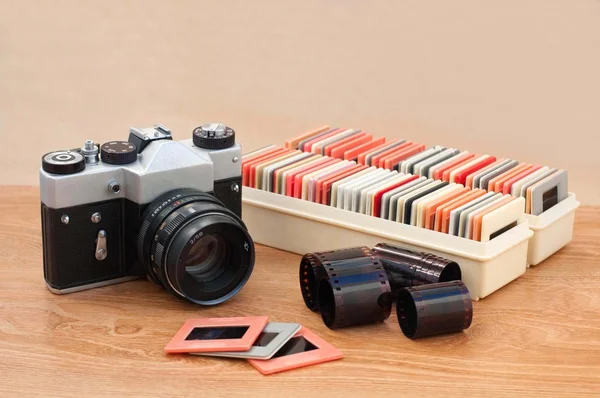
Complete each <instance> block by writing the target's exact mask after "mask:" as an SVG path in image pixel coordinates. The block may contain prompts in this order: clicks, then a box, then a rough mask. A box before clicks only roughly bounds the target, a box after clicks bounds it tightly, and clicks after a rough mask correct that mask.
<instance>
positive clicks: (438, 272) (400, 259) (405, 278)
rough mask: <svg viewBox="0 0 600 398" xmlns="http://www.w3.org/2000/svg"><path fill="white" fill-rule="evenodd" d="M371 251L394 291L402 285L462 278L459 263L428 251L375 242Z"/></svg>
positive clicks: (416, 284) (417, 284)
mask: <svg viewBox="0 0 600 398" xmlns="http://www.w3.org/2000/svg"><path fill="white" fill-rule="evenodd" d="M373 254H374V255H375V256H376V257H377V258H378V259H379V260H380V261H381V263H382V264H383V267H384V269H385V271H386V273H387V276H388V279H389V281H390V284H391V285H392V291H393V292H394V293H395V294H397V292H398V290H399V289H401V288H403V287H411V286H420V285H426V284H430V283H439V282H448V281H454V280H461V279H462V272H461V270H460V266H459V265H458V263H456V262H454V261H452V260H448V259H446V258H443V257H439V256H436V255H434V254H431V253H421V252H413V251H410V250H406V249H402V248H399V247H397V246H393V245H390V244H387V243H378V244H377V245H375V247H373Z"/></svg>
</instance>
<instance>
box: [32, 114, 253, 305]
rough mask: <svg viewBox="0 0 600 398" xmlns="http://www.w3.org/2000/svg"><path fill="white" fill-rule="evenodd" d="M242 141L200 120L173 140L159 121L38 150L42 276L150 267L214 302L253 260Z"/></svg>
mask: <svg viewBox="0 0 600 398" xmlns="http://www.w3.org/2000/svg"><path fill="white" fill-rule="evenodd" d="M241 157H242V156H241V147H240V145H239V144H237V143H236V142H235V132H234V130H233V129H231V128H229V127H227V126H225V125H223V124H220V123H212V124H205V125H202V126H201V127H198V128H196V129H194V131H193V132H192V137H191V138H190V139H187V140H182V141H174V140H173V139H172V136H171V132H170V131H169V129H167V128H166V127H164V126H161V125H156V126H154V127H152V128H141V129H138V128H131V129H130V134H129V138H128V140H127V141H110V142H107V143H104V144H103V145H101V146H100V145H97V144H95V143H94V142H93V141H89V140H88V141H86V142H85V145H84V146H83V147H81V148H78V149H71V150H59V151H54V152H51V153H48V154H46V155H44V156H43V157H42V167H41V170H40V196H41V202H42V203H41V208H42V209H41V210H42V211H41V213H42V214H41V216H42V241H43V253H44V277H45V279H46V284H47V286H48V288H49V289H50V290H51V291H52V292H53V293H57V294H64V293H71V292H75V291H80V290H85V289H91V288H95V287H100V286H106V285H110V284H114V283H119V282H124V281H127V280H131V279H134V278H139V277H144V276H147V277H148V278H149V279H151V280H152V281H154V282H156V283H157V284H159V285H161V286H162V287H164V288H165V289H166V290H167V291H169V292H170V293H172V294H174V295H175V296H177V297H181V298H184V299H187V300H189V301H191V302H194V303H198V304H203V305H212V304H218V303H221V302H223V301H225V300H227V299H229V298H230V297H232V296H234V295H235V294H236V293H237V292H239V291H240V289H241V288H242V287H243V286H244V285H245V283H246V282H247V281H248V278H249V277H250V274H251V273H252V269H253V267H254V243H253V241H252V239H251V237H250V235H249V234H248V231H247V229H246V226H245V225H244V223H243V222H242V220H241V197H242V182H241V181H242V174H241Z"/></svg>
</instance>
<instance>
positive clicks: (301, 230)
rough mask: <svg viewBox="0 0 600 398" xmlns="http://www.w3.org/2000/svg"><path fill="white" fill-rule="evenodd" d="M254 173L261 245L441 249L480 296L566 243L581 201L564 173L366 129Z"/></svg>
mask: <svg viewBox="0 0 600 398" xmlns="http://www.w3.org/2000/svg"><path fill="white" fill-rule="evenodd" d="M369 136H371V140H370V141H367V140H365V137H369ZM352 138H354V139H352ZM325 139H326V140H327V142H326V143H325V145H320V144H323V143H324V142H321V140H325ZM354 141H356V142H355V144H356V145H355V146H352V145H350V143H352V142H354ZM359 142H360V143H359ZM315 148H316V149H315ZM340 148H341V149H343V151H341V150H340ZM303 154H304V155H303ZM307 154H308V156H307ZM327 154H329V156H328V155H327ZM333 154H335V155H336V157H332V156H331V155H333ZM242 169H243V185H244V188H243V194H242V202H243V207H244V220H245V221H246V223H247V224H248V228H249V230H250V231H251V233H252V236H253V237H254V238H255V239H256V241H257V242H259V243H262V244H265V245H268V246H273V247H277V248H280V249H283V250H287V251H291V252H294V253H298V254H304V253H307V252H310V251H314V250H315V248H317V249H323V250H324V249H328V250H330V249H332V248H333V249H335V248H343V247H348V246H352V245H364V244H373V245H374V244H376V243H379V242H383V241H385V242H389V243H392V244H398V245H401V246H402V247H406V248H408V249H414V250H418V251H427V252H431V253H434V254H437V255H440V256H442V257H445V258H449V259H452V260H454V261H457V262H459V263H460V264H461V266H462V272H463V281H464V283H465V284H466V285H467V287H468V289H469V291H470V293H471V297H472V298H473V299H475V300H477V299H479V298H482V297H485V296H487V295H489V294H490V293H492V292H494V291H495V290H497V289H499V288H501V287H502V286H504V285H506V284H507V283H509V282H510V281H512V280H514V279H516V278H517V277H519V276H520V275H522V274H523V273H525V271H526V269H527V267H528V266H529V265H532V264H533V265H535V264H538V263H539V262H541V261H543V260H544V259H545V258H547V257H548V256H550V255H551V254H552V253H554V252H555V251H557V250H559V249H560V248H561V247H563V246H564V245H566V244H567V243H568V242H569V241H570V240H571V238H572V230H573V223H574V211H575V209H576V208H577V207H578V206H579V202H577V201H576V199H575V195H574V194H569V193H567V192H568V190H567V174H566V171H564V170H557V169H551V168H549V167H541V166H538V165H529V164H521V163H519V162H517V161H513V160H510V159H502V158H497V157H494V156H491V155H476V154H472V153H470V152H468V151H461V150H458V149H455V148H446V147H443V146H435V147H432V148H425V147H424V146H422V145H420V144H418V143H414V142H412V141H409V140H404V139H394V140H391V141H389V142H388V141H386V140H385V139H382V138H375V137H374V135H373V134H369V133H365V132H363V131H361V130H359V129H342V128H330V127H329V126H323V127H322V128H319V129H316V130H314V131H311V132H308V133H305V134H303V135H302V136H300V137H297V138H294V139H291V140H289V141H287V142H286V146H285V147H279V146H276V145H271V146H268V147H265V148H262V149H259V150H257V151H254V152H251V153H248V154H246V155H244V156H243V160H242ZM324 205H325V206H324ZM526 211H528V212H530V213H533V214H526ZM540 211H541V213H540ZM536 213H540V214H536ZM282 226H284V227H282ZM534 233H535V234H534Z"/></svg>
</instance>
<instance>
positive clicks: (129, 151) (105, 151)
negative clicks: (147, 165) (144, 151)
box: [100, 141, 137, 164]
mask: <svg viewBox="0 0 600 398" xmlns="http://www.w3.org/2000/svg"><path fill="white" fill-rule="evenodd" d="M100 156H101V158H102V161H103V162H104V163H108V164H128V163H133V162H135V161H136V160H137V148H136V146H135V144H133V143H131V142H127V141H110V142H107V143H105V144H103V145H102V147H100Z"/></svg>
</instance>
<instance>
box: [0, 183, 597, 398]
mask: <svg viewBox="0 0 600 398" xmlns="http://www.w3.org/2000/svg"><path fill="white" fill-rule="evenodd" d="M599 238H600V209H598V208H592V207H582V208H580V209H579V210H578V212H577V225H576V231H575V239H574V241H573V242H572V243H571V244H570V245H568V246H567V247H566V248H565V249H563V250H562V251H560V252H559V253H557V254H556V255H554V256H553V257H552V258H551V259H549V260H547V261H546V262H545V263H543V264H540V265H539V266H537V267H535V268H531V269H530V270H528V272H527V273H526V274H525V275H524V276H522V277H521V278H519V279H518V280H516V281H515V282H513V283H511V284H510V285H508V286H506V287H505V288H503V289H501V290H500V291H498V292H496V293H494V294H492V295H491V296H489V297H487V298H485V299H483V300H482V301H480V302H476V303H474V321H473V325H472V326H471V328H470V329H468V330H467V331H465V332H464V333H459V334H454V335H448V336H442V337H434V338H429V339H424V340H419V341H411V340H408V339H406V338H405V337H404V336H403V335H402V334H401V332H400V329H399V327H398V324H397V322H396V318H395V316H394V315H392V317H391V318H390V319H389V320H388V321H387V322H385V323H384V324H379V325H371V326H365V327H356V328H350V329H345V330H341V331H331V330H329V329H327V328H326V327H325V326H324V325H323V324H322V322H321V320H320V318H319V317H318V316H317V315H316V314H314V313H312V312H310V311H308V310H307V309H306V307H305V306H304V304H303V302H302V299H301V295H300V292H299V289H298V286H297V265H298V260H299V256H297V255H292V254H289V253H284V252H281V251H278V250H274V249H270V248H267V247H258V248H257V260H256V268H255V272H254V274H253V276H252V278H251V280H250V282H249V283H248V285H247V287H246V288H244V289H243V291H242V292H241V293H240V294H239V295H238V296H237V297H235V298H234V299H232V300H231V301H229V302H227V303H225V304H223V305H220V306H218V307H211V308H203V307H199V306H196V305H193V304H188V303H186V302H183V301H180V300H178V299H175V298H173V297H171V296H170V295H169V294H167V293H166V292H164V291H163V290H162V289H161V288H159V287H157V286H155V285H153V284H152V283H150V282H147V281H144V280H140V281H134V282H129V283H124V284H120V285H116V286H111V287H106V288H101V289H95V290H90V291H86V292H80V293H75V294H70V295H65V296H55V295H53V294H52V293H50V292H49V291H48V290H46V288H45V285H44V279H43V275H42V259H41V238H40V222H39V197H38V191H37V188H31V187H0V396H3V397H4V396H36V395H38V396H53V395H62V396H64V395H72V396H96V395H107V394H114V395H118V396H123V395H135V396H156V395H163V396H167V395H168V396H173V395H174V396H232V395H241V394H248V395H256V396H262V397H270V396H273V397H281V396H286V397H287V396H306V395H316V396H321V395H325V394H326V395H328V396H390V395H394V396H396V395H399V396H403V395H406V396H424V395H429V396H431V395H436V396H437V395H449V396H458V395H480V396H481V395H493V396H496V395H512V396H525V395H549V396H557V395H565V396H578V395H597V394H600V289H599V287H600V259H599V258H600V245H599V243H598V242H599ZM260 314H266V315H269V316H270V319H271V320H273V321H281V322H299V323H302V324H303V325H305V326H306V327H308V328H309V329H312V330H313V331H314V332H316V333H317V334H319V335H320V336H322V337H323V338H324V339H326V340H327V341H329V342H331V343H332V344H334V345H335V346H336V347H338V348H339V349H340V350H342V351H343V353H344V355H345V358H344V359H343V360H341V361H336V362H333V363H328V364H323V365H319V366H314V367H310V368H305V369H300V370H296V371H290V372H286V373H282V374H279V375H273V376H262V375H261V374H260V373H258V371H256V370H255V369H254V368H253V367H252V366H250V365H249V364H248V363H246V362H245V361H243V360H233V359H217V358H204V357H192V356H166V355H165V354H163V351H162V349H163V347H164V345H165V344H166V343H167V342H168V341H169V339H170V337H171V336H172V335H173V334H174V333H175V332H176V331H177V330H178V328H179V327H180V326H181V325H182V324H183V322H184V321H185V320H186V319H188V318H191V317H208V316H212V317H216V316H243V315H260Z"/></svg>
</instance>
